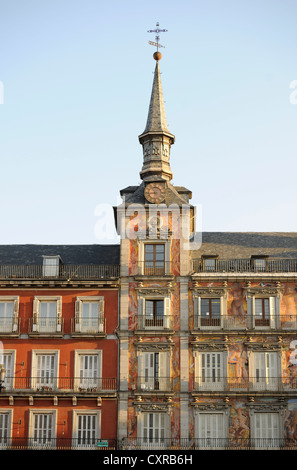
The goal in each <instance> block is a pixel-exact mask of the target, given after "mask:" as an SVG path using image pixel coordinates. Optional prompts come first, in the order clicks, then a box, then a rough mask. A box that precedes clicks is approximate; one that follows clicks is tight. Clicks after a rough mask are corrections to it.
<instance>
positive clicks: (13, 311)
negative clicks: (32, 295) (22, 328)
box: [0, 297, 19, 333]
mask: <svg viewBox="0 0 297 470" xmlns="http://www.w3.org/2000/svg"><path fill="white" fill-rule="evenodd" d="M18 313H19V298H18V297H0V332H1V333H12V332H14V331H17V329H18Z"/></svg>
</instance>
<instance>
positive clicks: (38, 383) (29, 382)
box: [1, 376, 117, 395]
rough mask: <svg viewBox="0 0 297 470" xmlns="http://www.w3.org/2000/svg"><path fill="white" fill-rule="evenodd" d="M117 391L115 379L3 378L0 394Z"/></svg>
mask: <svg viewBox="0 0 297 470" xmlns="http://www.w3.org/2000/svg"><path fill="white" fill-rule="evenodd" d="M116 390H117V379H116V378H114V377H113V378H106V377H102V378H98V377H91V378H81V377H52V376H41V377H20V376H15V377H9V376H7V377H5V381H4V384H3V388H2V392H1V394H3V393H10V394H11V393H17V394H18V395H22V394H26V393H34V392H35V393H43V394H51V393H52V392H54V393H60V394H64V393H99V394H100V393H105V392H115V391H116Z"/></svg>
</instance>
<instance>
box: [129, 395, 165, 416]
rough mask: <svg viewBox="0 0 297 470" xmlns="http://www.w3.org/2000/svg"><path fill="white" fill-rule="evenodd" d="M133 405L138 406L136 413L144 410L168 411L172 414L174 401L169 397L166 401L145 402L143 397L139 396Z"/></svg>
mask: <svg viewBox="0 0 297 470" xmlns="http://www.w3.org/2000/svg"><path fill="white" fill-rule="evenodd" d="M133 405H134V406H135V408H136V414H137V415H138V414H139V413H143V412H145V411H146V412H148V411H149V412H159V413H167V414H170V413H171V411H172V408H173V406H174V403H173V401H172V399H171V397H169V398H168V399H167V401H166V402H144V401H142V397H141V396H139V397H137V400H136V401H134V403H133Z"/></svg>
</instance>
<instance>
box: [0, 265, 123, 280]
mask: <svg viewBox="0 0 297 470" xmlns="http://www.w3.org/2000/svg"><path fill="white" fill-rule="evenodd" d="M119 275H120V266H119V265H105V264H94V265H93V264H78V265H73V264H69V265H67V264H65V265H61V266H60V267H59V269H58V271H57V272H55V271H54V270H49V271H46V270H45V269H44V266H42V265H25V264H22V265H10V264H0V279H32V280H33V279H60V280H68V281H73V280H91V279H94V280H97V279H117V278H118V277H119Z"/></svg>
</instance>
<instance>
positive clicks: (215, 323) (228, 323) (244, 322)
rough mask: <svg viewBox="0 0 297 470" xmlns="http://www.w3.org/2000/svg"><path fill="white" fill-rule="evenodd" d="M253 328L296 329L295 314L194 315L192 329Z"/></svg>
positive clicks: (296, 318)
mask: <svg viewBox="0 0 297 470" xmlns="http://www.w3.org/2000/svg"><path fill="white" fill-rule="evenodd" d="M212 329H215V330H218V329H221V330H255V329H258V330H259V329H265V330H267V329H273V330H282V331H287V330H288V331H291V330H296V329H297V315H275V316H273V317H267V318H262V317H257V316H256V315H240V316H239V315H238V316H233V315H220V316H217V317H214V316H212V317H207V316H204V317H203V316H201V315H195V316H194V330H212Z"/></svg>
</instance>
